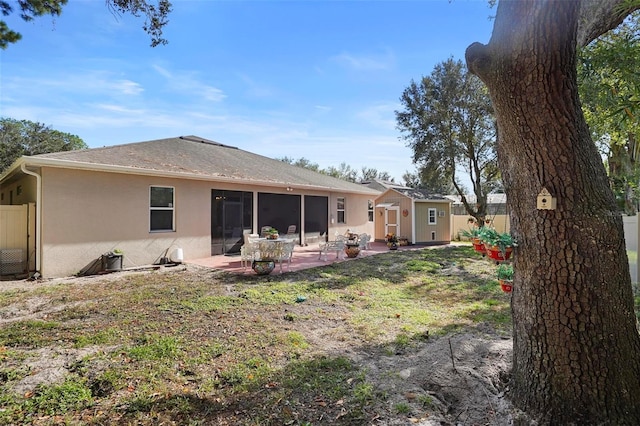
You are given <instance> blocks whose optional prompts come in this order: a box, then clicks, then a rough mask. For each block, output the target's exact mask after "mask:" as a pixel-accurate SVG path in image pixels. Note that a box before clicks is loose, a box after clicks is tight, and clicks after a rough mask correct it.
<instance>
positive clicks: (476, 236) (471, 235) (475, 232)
mask: <svg viewBox="0 0 640 426" xmlns="http://www.w3.org/2000/svg"><path fill="white" fill-rule="evenodd" d="M482 229H483V228H478V227H477V226H474V227H473V228H470V229H468V230H466V229H465V230H464V231H462V232H461V233H460V235H462V236H463V237H465V238H468V239H469V240H470V241H471V244H473V249H474V250H475V251H477V252H478V253H480V254H482V255H483V256H484V255H485V249H484V243H483V242H482V239H481V238H480V237H481V233H482Z"/></svg>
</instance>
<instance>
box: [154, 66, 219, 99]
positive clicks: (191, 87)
mask: <svg viewBox="0 0 640 426" xmlns="http://www.w3.org/2000/svg"><path fill="white" fill-rule="evenodd" d="M152 68H153V69H154V70H156V72H158V74H160V75H161V76H162V77H164V78H165V79H166V81H167V87H168V88H169V89H170V90H171V91H173V92H176V93H180V94H182V95H184V96H187V95H188V96H191V97H194V98H204V99H206V100H208V101H211V102H221V101H222V100H224V99H225V98H226V97H227V95H225V94H224V91H223V90H222V89H219V88H217V87H214V86H211V85H209V84H206V83H204V82H202V81H200V79H199V78H198V73H196V72H193V71H177V72H175V71H174V72H172V71H170V70H168V69H166V68H164V67H161V66H159V65H152Z"/></svg>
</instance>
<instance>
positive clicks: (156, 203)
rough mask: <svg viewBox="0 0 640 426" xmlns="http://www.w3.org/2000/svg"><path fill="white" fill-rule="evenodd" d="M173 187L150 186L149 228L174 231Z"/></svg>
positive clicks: (151, 229)
mask: <svg viewBox="0 0 640 426" xmlns="http://www.w3.org/2000/svg"><path fill="white" fill-rule="evenodd" d="M173 200H174V194H173V188H172V187H167V186H152V187H151V188H150V191H149V230H150V231H152V232H154V231H156V232H157V231H174V230H175V220H174V201H173Z"/></svg>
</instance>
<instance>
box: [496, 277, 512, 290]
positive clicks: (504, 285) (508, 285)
mask: <svg viewBox="0 0 640 426" xmlns="http://www.w3.org/2000/svg"><path fill="white" fill-rule="evenodd" d="M499 281H500V288H501V289H502V291H504V292H505V293H511V290H513V281H509V280H503V279H500V280H499Z"/></svg>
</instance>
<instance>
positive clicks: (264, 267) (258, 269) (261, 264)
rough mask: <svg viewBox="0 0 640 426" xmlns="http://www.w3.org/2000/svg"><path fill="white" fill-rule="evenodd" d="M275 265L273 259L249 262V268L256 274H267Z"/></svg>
mask: <svg viewBox="0 0 640 426" xmlns="http://www.w3.org/2000/svg"><path fill="white" fill-rule="evenodd" d="M275 267H276V262H274V261H273V260H254V261H253V263H252V264H251V269H253V271H254V272H255V273H256V274H257V275H269V274H270V273H271V271H273V269H274V268H275Z"/></svg>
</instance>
